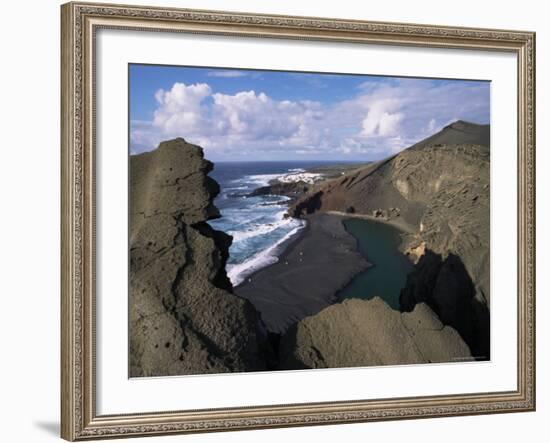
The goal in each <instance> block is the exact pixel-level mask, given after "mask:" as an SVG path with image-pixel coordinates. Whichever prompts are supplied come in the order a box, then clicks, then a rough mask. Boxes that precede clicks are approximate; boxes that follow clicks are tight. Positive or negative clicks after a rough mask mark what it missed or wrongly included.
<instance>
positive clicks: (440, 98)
mask: <svg viewBox="0 0 550 443" xmlns="http://www.w3.org/2000/svg"><path fill="white" fill-rule="evenodd" d="M129 75H130V150H131V152H132V153H139V152H144V151H149V150H152V149H155V148H156V147H157V146H158V143H159V142H160V141H162V140H167V139H171V138H175V137H183V138H185V139H186V140H187V141H189V142H191V143H195V144H198V145H200V146H202V147H203V148H204V150H205V155H206V157H207V158H209V159H210V160H213V161H231V160H234V161H242V160H250V161H256V160H266V161H268V160H349V161H354V160H374V159H379V158H383V157H386V156H388V155H391V154H394V153H396V152H399V151H400V150H402V149H404V148H406V147H408V146H410V145H411V144H413V143H414V142H416V141H418V140H421V139H422V138H425V137H427V136H429V135H431V134H433V133H434V132H437V131H438V130H440V129H441V128H442V127H444V126H445V125H447V124H449V123H451V122H453V121H455V120H458V119H462V120H467V121H472V122H476V123H489V117H490V105H489V101H490V83H488V82H480V81H459V80H434V79H412V78H398V77H380V76H367V75H340V74H338V75H337V74H317V73H296V72H277V71H257V70H236V69H222V68H190V67H172V66H156V65H130V67H129Z"/></svg>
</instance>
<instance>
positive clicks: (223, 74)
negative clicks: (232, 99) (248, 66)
mask: <svg viewBox="0 0 550 443" xmlns="http://www.w3.org/2000/svg"><path fill="white" fill-rule="evenodd" d="M206 75H207V76H208V77H221V78H237V77H246V76H247V75H248V72H245V71H234V70H227V71H209V72H208V73H207V74H206Z"/></svg>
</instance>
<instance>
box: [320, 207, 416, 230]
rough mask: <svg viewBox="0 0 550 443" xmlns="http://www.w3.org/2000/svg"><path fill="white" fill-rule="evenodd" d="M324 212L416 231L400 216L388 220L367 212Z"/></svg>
mask: <svg viewBox="0 0 550 443" xmlns="http://www.w3.org/2000/svg"><path fill="white" fill-rule="evenodd" d="M325 214H330V215H334V216H336V217H342V218H360V219H363V220H370V221H374V222H378V223H384V224H386V225H390V226H393V227H394V228H397V229H398V230H400V231H402V232H403V233H404V234H416V232H417V230H416V229H415V228H414V226H412V225H410V224H409V223H407V222H405V221H403V219H402V218H400V219H399V220H396V219H392V220H388V219H383V218H380V217H374V216H372V215H368V214H349V213H347V212H342V211H326V212H325Z"/></svg>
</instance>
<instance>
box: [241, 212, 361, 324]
mask: <svg viewBox="0 0 550 443" xmlns="http://www.w3.org/2000/svg"><path fill="white" fill-rule="evenodd" d="M306 220H307V222H308V224H307V227H306V228H304V229H303V230H302V231H301V232H300V233H299V234H298V237H297V238H295V239H293V240H291V241H292V243H291V244H290V245H288V247H287V249H286V251H285V252H284V253H283V254H282V255H281V256H280V258H279V261H278V262H277V263H275V264H273V265H271V266H268V267H266V268H264V269H261V270H259V271H258V272H256V273H254V274H252V275H251V276H249V277H248V278H247V279H246V281H245V282H243V283H242V284H241V285H239V286H237V287H236V288H235V292H236V293H237V294H238V295H240V296H241V297H244V298H246V299H248V300H250V301H251V302H252V304H253V305H254V307H255V308H256V310H257V311H258V312H259V313H260V314H261V316H262V319H263V321H264V323H265V324H266V326H267V329H268V330H269V331H270V332H275V333H283V332H285V331H286V329H287V328H288V327H289V326H290V325H292V324H294V323H296V322H297V321H299V320H301V319H302V318H304V317H307V316H309V315H313V314H316V313H317V312H319V311H320V310H321V309H323V308H325V307H327V306H329V305H331V304H333V303H334V302H336V301H337V300H336V299H335V294H336V293H337V292H338V291H339V290H340V289H342V288H343V287H344V286H345V285H346V284H347V283H348V282H349V281H350V280H351V279H352V278H353V277H354V276H355V275H356V274H358V273H359V272H362V271H364V270H365V269H367V268H368V267H369V266H370V265H369V263H368V262H367V261H366V260H365V259H364V258H363V257H362V255H361V254H360V253H359V252H358V251H357V242H356V240H355V238H354V237H353V236H352V235H350V234H349V233H348V232H347V231H346V229H345V228H344V225H343V224H342V220H343V218H342V217H339V216H334V215H328V214H321V213H319V214H312V215H309V216H307V217H306Z"/></svg>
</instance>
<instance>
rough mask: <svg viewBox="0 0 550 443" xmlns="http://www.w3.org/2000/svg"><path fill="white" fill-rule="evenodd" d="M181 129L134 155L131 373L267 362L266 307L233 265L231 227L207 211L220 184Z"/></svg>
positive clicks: (249, 367) (214, 369)
mask: <svg viewBox="0 0 550 443" xmlns="http://www.w3.org/2000/svg"><path fill="white" fill-rule="evenodd" d="M211 169H212V163H210V162H208V161H206V160H204V158H203V152H202V149H201V148H200V147H198V146H195V145H191V144H188V143H186V142H185V140H183V139H181V138H178V139H175V140H171V141H167V142H163V143H161V144H160V146H159V147H158V149H156V150H155V151H152V152H149V153H144V154H140V155H135V156H132V157H131V160H130V238H129V243H130V294H129V296H130V300H129V306H130V312H129V316H130V328H129V333H130V376H133V377H137V376H156V375H181V374H204V373H219V372H233V371H253V370H258V369H263V368H264V363H263V360H262V358H261V356H260V354H261V349H260V344H259V341H260V340H259V338H258V335H257V333H256V325H257V314H256V312H255V310H254V308H253V307H252V306H251V305H250V303H249V302H248V301H247V300H244V299H242V298H240V297H238V296H236V295H234V294H233V293H232V287H231V283H230V282H229V280H228V278H227V275H226V273H225V262H226V259H227V256H228V248H229V245H230V244H231V237H230V236H228V235H226V234H224V233H222V232H219V231H215V230H214V229H212V228H211V227H210V226H209V225H208V224H207V223H206V221H207V220H209V219H212V218H216V217H218V216H219V213H218V211H217V209H216V208H215V207H214V206H213V204H212V200H213V198H214V197H215V196H216V195H217V193H218V192H219V188H218V185H217V183H216V182H215V181H214V180H212V179H211V178H209V177H208V175H207V174H208V172H209V171H210V170H211Z"/></svg>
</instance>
